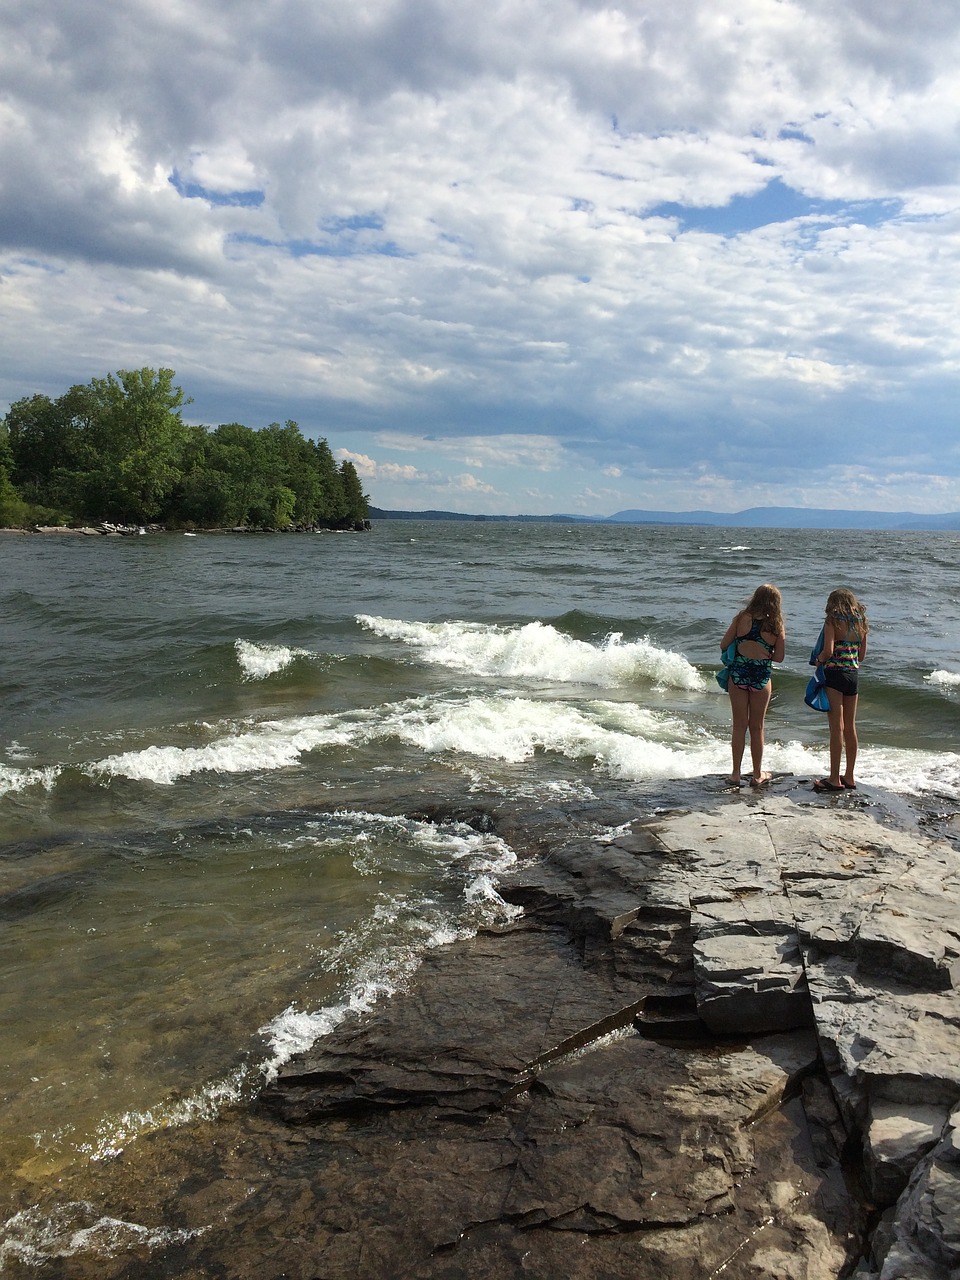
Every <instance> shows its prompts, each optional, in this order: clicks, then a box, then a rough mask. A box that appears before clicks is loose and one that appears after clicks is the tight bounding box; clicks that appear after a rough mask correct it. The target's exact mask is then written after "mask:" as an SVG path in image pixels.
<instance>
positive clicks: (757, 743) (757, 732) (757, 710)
mask: <svg viewBox="0 0 960 1280" xmlns="http://www.w3.org/2000/svg"><path fill="white" fill-rule="evenodd" d="M772 696H773V684H772V682H771V681H769V680H768V681H767V683H766V684H765V685H764V686H763V688H762V689H751V690H750V691H749V693H748V695H747V697H748V708H749V711H748V717H747V719H748V724H749V727H750V759H751V760H752V762H753V778H752V782H753V785H754V786H755V787H759V785H760V784H761V782H769V781H770V775H769V773H764V772H763V721H764V717H765V716H766V714H767V707H769V705H770V699H771V697H772Z"/></svg>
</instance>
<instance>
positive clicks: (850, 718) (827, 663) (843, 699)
mask: <svg viewBox="0 0 960 1280" xmlns="http://www.w3.org/2000/svg"><path fill="white" fill-rule="evenodd" d="M869 630H870V628H869V626H868V625H867V611H866V609H865V608H864V607H863V605H862V604H861V603H860V601H859V600H858V599H857V597H856V596H855V595H854V594H853V592H852V591H851V590H849V588H847V587H838V588H837V590H836V591H831V592H830V595H829V596H828V597H827V607H826V611H825V617H824V622H823V649H822V650H821V652H820V655H819V661H820V662H821V663H822V664H823V675H824V682H825V684H826V687H827V699H828V701H829V703H830V709H829V711H828V712H827V722H828V724H829V726H830V776H829V777H828V778H818V779H817V781H816V782H815V783H814V784H813V786H814V790H816V791H846V790H849V791H855V790H856V787H857V784H856V782H855V781H854V779H853V771H854V768H855V766H856V763H857V748H858V745H859V744H858V741H857V696H858V694H859V675H860V663H861V662H862V661H863V659H864V657H865V656H866V652H867V632H868V631H869ZM844 752H846V768H845V769H844V771H843V775H842V776H841V773H840V763H841V760H842V758H843V754H844Z"/></svg>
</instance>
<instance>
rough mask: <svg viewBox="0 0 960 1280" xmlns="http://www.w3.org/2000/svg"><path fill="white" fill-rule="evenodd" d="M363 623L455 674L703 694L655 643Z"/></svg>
mask: <svg viewBox="0 0 960 1280" xmlns="http://www.w3.org/2000/svg"><path fill="white" fill-rule="evenodd" d="M357 621H358V622H359V623H360V624H361V626H364V627H366V628H367V629H368V630H369V631H373V632H374V633H375V634H376V635H379V636H383V637H384V638H385V639H388V640H397V641H399V642H400V643H401V644H404V645H407V646H408V647H410V648H412V649H415V650H416V651H417V652H418V653H419V654H420V655H421V657H422V658H423V659H424V660H425V661H427V662H431V663H435V664H436V665H438V666H442V667H447V668H449V669H451V670H453V671H467V672H471V673H476V674H478V675H484V676H505V677H510V678H526V679H537V680H549V681H555V682H557V683H578V684H591V685H599V686H601V687H604V688H615V687H623V686H625V685H631V684H636V683H637V682H639V681H645V682H648V683H651V684H655V685H661V686H668V687H670V688H674V689H703V688H704V684H705V682H704V679H703V677H702V676H701V675H700V673H699V672H698V671H697V670H696V668H695V667H693V666H692V665H691V663H689V662H688V661H687V659H686V658H685V657H683V655H682V654H679V653H673V652H672V651H671V650H669V649H660V648H658V647H657V646H656V645H655V644H652V643H651V642H650V641H649V640H633V641H626V642H625V641H624V639H623V637H622V635H619V634H616V633H614V634H611V635H608V636H607V637H606V639H605V640H603V641H602V643H600V644H598V645H594V644H588V643H587V642H586V641H584V640H575V639H573V637H571V636H566V635H564V634H563V633H562V632H560V631H557V630H556V628H555V627H551V626H549V625H547V624H545V623H542V622H529V623H527V624H526V626H522V627H498V626H490V625H486V624H483V623H471V622H404V621H402V620H400V619H394V618H377V617H372V616H370V615H368V614H358V615H357Z"/></svg>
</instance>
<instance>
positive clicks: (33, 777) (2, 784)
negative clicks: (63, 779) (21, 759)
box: [0, 764, 60, 796]
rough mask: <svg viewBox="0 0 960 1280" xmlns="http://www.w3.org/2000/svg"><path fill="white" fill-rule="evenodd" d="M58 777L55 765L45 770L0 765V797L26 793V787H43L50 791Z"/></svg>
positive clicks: (58, 773) (57, 767)
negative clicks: (20, 792) (13, 793)
mask: <svg viewBox="0 0 960 1280" xmlns="http://www.w3.org/2000/svg"><path fill="white" fill-rule="evenodd" d="M59 776H60V768H59V766H57V765H50V766H49V767H47V768H46V769H13V768H11V767H10V765H6V764H0V796H5V795H10V794H11V793H12V792H14V791H26V790H27V788H28V787H45V788H46V789H47V790H48V791H50V790H51V788H52V787H53V786H54V785H55V784H56V781H57V778H58V777H59Z"/></svg>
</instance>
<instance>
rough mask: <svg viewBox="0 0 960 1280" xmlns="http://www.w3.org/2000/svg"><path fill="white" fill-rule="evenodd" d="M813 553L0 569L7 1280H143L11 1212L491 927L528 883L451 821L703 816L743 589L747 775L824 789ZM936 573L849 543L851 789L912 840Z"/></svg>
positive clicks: (39, 546) (933, 691)
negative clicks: (774, 641)
mask: <svg viewBox="0 0 960 1280" xmlns="http://www.w3.org/2000/svg"><path fill="white" fill-rule="evenodd" d="M835 543H836V535H835V534H833V533H831V532H830V531H822V532H818V531H776V530H765V531H762V536H760V535H759V534H758V532H757V531H754V530H752V531H750V534H749V537H747V536H744V531H741V530H712V529H670V530H667V531H665V530H660V529H656V528H647V527H643V528H640V527H617V526H610V527H604V526H593V525H586V526H579V525H578V526H562V525H543V526H538V525H524V526H517V525H496V524H492V523H487V524H473V523H470V522H462V523H457V524H448V525H444V524H424V525H418V526H413V525H410V524H407V523H405V522H395V523H392V524H391V523H389V522H386V523H383V524H379V525H378V526H377V527H376V528H375V529H374V530H373V532H372V533H370V534H363V535H358V536H356V537H352V536H351V537H346V536H345V537H340V538H333V537H331V538H325V537H309V538H308V537H295V536H292V537H276V538H272V537H263V538H256V537H229V536H224V537H209V536H202V535H201V536H198V537H196V538H191V539H184V538H180V537H175V536H171V537H169V538H168V537H164V536H156V537H143V538H137V539H129V540H126V539H110V540H108V539H101V540H96V539H87V540H76V541H74V542H70V543H67V542H65V541H62V540H60V539H58V538H56V537H52V538H49V539H48V538H41V537H37V538H19V539H12V540H8V541H6V542H4V541H0V651H2V652H4V653H6V654H8V655H10V654H16V663H15V664H13V665H12V666H11V667H9V668H8V670H7V674H6V676H5V684H4V722H3V724H2V726H0V840H2V842H3V843H2V844H0V852H2V853H3V854H4V855H5V856H4V857H2V858H0V909H2V911H3V915H4V930H3V932H2V933H0V1051H2V1054H3V1057H2V1061H4V1062H5V1063H9V1064H10V1066H9V1070H8V1073H7V1074H8V1079H7V1088H6V1091H5V1095H4V1096H5V1097H6V1099H7V1101H6V1102H4V1101H3V1100H2V1099H0V1171H3V1170H5V1171H6V1172H5V1173H4V1172H0V1192H2V1193H3V1194H4V1195H5V1196H6V1201H5V1203H6V1204H7V1205H8V1206H9V1211H8V1212H7V1213H6V1214H5V1215H2V1216H5V1217H6V1220H7V1221H6V1227H5V1228H4V1230H3V1231H2V1232H0V1269H2V1267H3V1265H4V1263H5V1262H6V1263H8V1264H9V1265H14V1264H16V1265H18V1266H30V1265H33V1264H36V1265H40V1263H42V1262H43V1261H44V1260H49V1259H51V1258H56V1257H67V1256H70V1255H71V1252H75V1251H77V1250H80V1251H83V1250H87V1251H90V1252H92V1253H95V1254H96V1253H101V1254H103V1255H107V1254H109V1253H110V1251H111V1250H114V1249H117V1250H122V1249H127V1248H130V1247H132V1246H133V1245H134V1244H137V1247H141V1246H142V1247H146V1248H149V1247H150V1241H151V1237H150V1236H149V1232H148V1231H147V1228H142V1227H139V1226H138V1225H137V1224H136V1223H128V1222H123V1221H121V1220H119V1219H116V1218H113V1217H111V1215H109V1214H105V1213H101V1212H100V1211H99V1210H98V1209H97V1208H96V1206H94V1205H90V1204H87V1203H86V1202H85V1201H80V1200H78V1199H76V1198H74V1199H73V1200H71V1201H70V1202H65V1203H64V1204H62V1205H61V1206H60V1207H59V1208H58V1209H57V1211H56V1212H54V1213H51V1212H49V1211H48V1210H43V1211H41V1210H40V1209H37V1210H36V1211H33V1210H29V1209H28V1210H24V1209H23V1204H24V1203H27V1204H29V1203H31V1202H32V1198H38V1203H39V1200H44V1203H45V1204H47V1206H48V1208H49V1202H50V1197H53V1199H54V1201H56V1195H57V1187H58V1185H59V1181H58V1180H59V1179H60V1178H61V1176H62V1175H63V1173H64V1171H72V1172H73V1173H74V1174H76V1172H77V1170H81V1171H82V1170H83V1169H84V1168H85V1167H88V1166H89V1167H90V1168H91V1169H93V1168H94V1167H96V1166H98V1165H101V1164H102V1162H103V1161H105V1160H111V1159H113V1158H115V1157H116V1156H117V1155H118V1154H119V1153H120V1152H122V1151H123V1150H124V1148H125V1147H127V1146H129V1144H130V1143H134V1142H137V1140H138V1139H140V1138H142V1136H143V1135H144V1134H147V1133H153V1134H157V1133H159V1134H163V1133H164V1131H167V1130H175V1129H179V1128H181V1127H182V1126H185V1125H191V1124H193V1123H195V1122H196V1121H198V1120H215V1119H216V1117H217V1115H218V1114H219V1113H220V1112H221V1110H222V1109H223V1108H225V1107H230V1106H234V1105H237V1104H242V1103H243V1102H244V1101H245V1100H246V1099H248V1098H250V1097H251V1096H252V1095H253V1094H254V1093H255V1091H256V1089H257V1088H258V1087H259V1086H260V1084H261V1083H262V1082H263V1080H264V1079H265V1078H268V1077H269V1076H271V1075H272V1074H273V1073H275V1072H276V1070H277V1069H278V1067H279V1066H280V1064H282V1063H283V1062H285V1061H287V1060H288V1059H289V1057H290V1056H291V1055H292V1054H294V1053H296V1052H298V1051H300V1050H301V1049H304V1048H306V1047H308V1046H309V1045H310V1044H311V1043H313V1042H314V1041H315V1040H316V1039H317V1038H318V1037H322V1036H323V1035H325V1034H327V1033H328V1032H329V1031H330V1030H331V1029H333V1028H334V1027H336V1026H337V1025H338V1024H339V1023H340V1022H341V1021H342V1020H343V1019H344V1018H346V1017H348V1016H350V1015H351V1014H352V1013H354V1012H357V1011H363V1010H366V1009H369V1008H371V1007H372V1006H373V1005H374V1004H375V1003H376V1002H377V1001H380V1000H388V999H390V997H391V995H392V994H393V993H394V992H395V991H397V990H398V989H399V988H400V987H402V986H403V984H404V983H405V982H407V981H408V980H409V978H410V975H411V974H412V973H413V972H414V971H415V969H416V967H417V965H418V964H420V963H421V960H422V958H423V956H424V955H425V954H426V953H427V952H428V951H429V950H430V949H431V948H434V947H437V946H442V945H443V944H444V943H446V942H448V941H450V940H452V939H455V938H459V937H463V936H467V935H469V934H470V933H471V932H474V931H476V930H477V929H478V928H480V927H484V926H488V925H493V924H497V923H504V922H506V921H508V920H509V919H510V918H511V916H512V913H513V908H510V907H508V906H507V905H506V903H505V902H504V901H503V899H502V898H501V896H500V894H499V892H498V881H499V877H500V876H501V875H502V874H503V872H504V870H505V868H507V867H508V866H510V865H511V864H512V863H513V861H514V859H515V853H514V850H512V849H511V848H509V847H508V846H507V845H506V844H505V843H504V842H503V841H502V840H501V839H499V838H498V837H497V836H495V835H493V834H491V833H488V832H480V831H477V830H474V829H473V828H471V827H467V826H464V825H463V824H462V823H460V822H458V821H452V820H451V821H446V820H444V818H443V817H442V816H436V815H437V814H440V815H442V813H443V812H444V811H447V812H463V811H465V810H469V808H470V807H471V805H472V804H473V802H474V799H475V798H476V797H480V796H486V797H490V796H494V797H497V803H498V805H499V806H501V807H502V806H509V805H510V803H511V801H513V800H516V801H518V802H523V803H524V804H529V803H533V804H535V805H541V804H542V805H546V806H554V805H559V806H562V805H563V804H564V803H565V802H566V801H568V800H571V799H585V798H589V797H590V796H591V795H592V794H593V793H594V791H595V790H597V791H599V790H600V789H602V787H603V786H605V785H610V784H616V785H618V786H620V785H622V786H626V787H630V788H637V789H638V794H639V789H642V793H643V796H644V797H645V799H644V801H643V803H654V802H655V798H656V795H657V788H658V787H660V786H661V785H662V786H665V785H666V784H667V783H668V782H669V781H670V780H672V779H678V778H682V779H693V780H696V779H703V785H704V787H705V788H706V789H710V788H716V787H717V786H718V785H721V783H720V780H721V779H722V776H723V775H724V773H726V772H727V771H728V769H729V760H730V745H729V706H728V701H727V699H726V697H725V696H724V695H723V694H722V693H721V692H720V690H719V688H718V687H717V685H716V682H715V680H714V673H715V671H716V669H717V666H718V657H719V639H720V636H721V635H722V634H723V631H724V630H725V628H726V626H727V624H728V622H729V621H730V619H731V617H732V616H733V614H734V613H735V612H736V611H737V610H738V609H739V608H740V606H741V605H742V603H743V602H744V600H745V599H746V598H747V596H748V595H749V594H750V592H751V591H752V590H753V588H754V587H755V586H756V585H757V583H759V582H760V581H764V580H769V581H774V582H776V583H777V584H778V585H779V586H780V588H781V590H782V592H783V596H784V603H785V610H786V618H787V631H788V639H787V657H786V659H785V661H784V663H783V664H782V665H781V667H780V668H779V669H778V670H777V671H776V672H775V675H774V700H773V702H772V704H771V707H770V711H769V714H768V719H767V748H766V753H765V758H764V763H765V765H766V767H767V768H770V769H772V770H774V771H775V772H777V773H783V774H791V775H794V776H795V777H796V778H798V779H810V778H812V777H814V776H817V775H818V774H819V773H821V772H822V771H823V768H824V765H825V760H826V753H825V747H826V720H825V717H823V716H821V715H818V714H817V713H815V712H812V711H810V710H809V709H807V708H806V707H805V706H804V704H803V701H802V693H803V688H804V686H805V684H806V680H807V678H808V674H809V668H808V666H807V663H806V659H807V655H808V653H809V649H810V645H811V644H812V642H813V639H814V638H815V636H816V634H817V631H818V630H819V626H820V622H821V621H822V609H823V602H824V600H825V598H826V595H827V594H828V592H829V590H831V589H832V588H833V587H834V586H836V585H840V584H839V583H838V582H836V581H834V578H833V576H832V575H833V568H832V566H833V565H834V564H835V563H836V554H835V551H836V546H835ZM957 559H958V540H957V538H956V537H954V536H953V535H950V534H940V535H919V534H918V535H901V534H875V533H865V534H860V533H857V532H856V531H853V532H845V534H844V561H845V563H846V564H849V565H859V566H861V567H860V569H858V570H857V579H856V581H854V582H851V583H850V585H852V586H853V587H854V589H855V590H856V591H857V593H858V594H859V595H861V597H862V598H863V599H864V600H865V601H866V603H867V606H868V610H869V614H870V618H871V633H870V643H869V650H868V655H867V661H866V663H865V665H864V669H863V674H862V690H863V691H862V696H861V700H860V712H859V723H860V729H861V756H860V760H859V764H858V779H859V782H860V785H861V787H862V788H863V789H864V790H865V791H866V792H867V793H869V788H871V787H883V788H885V789H888V790H890V791H894V792H897V793H898V794H899V795H900V796H902V797H903V798H904V803H908V804H915V805H918V806H922V807H923V808H924V812H927V813H934V814H944V813H949V812H951V811H952V807H953V806H960V756H958V755H957V753H956V752H955V751H954V750H953V746H954V743H956V742H957V741H958V735H957V729H958V727H960V726H958V716H960V647H958V644H960V625H958V624H960V617H956V616H954V613H955V610H954V608H953V605H952V604H951V603H950V601H951V600H952V598H953V597H952V584H953V583H954V582H955V580H956V570H957ZM945 601H946V602H947V603H944V602H945ZM445 807H446V810H445ZM425 815H429V816H425ZM78 1010H80V1011H81V1013H80V1015H79V1016H78ZM45 1197H46V1199H44V1198H45ZM144 1233H146V1234H144ZM158 1239H159V1237H158Z"/></svg>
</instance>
